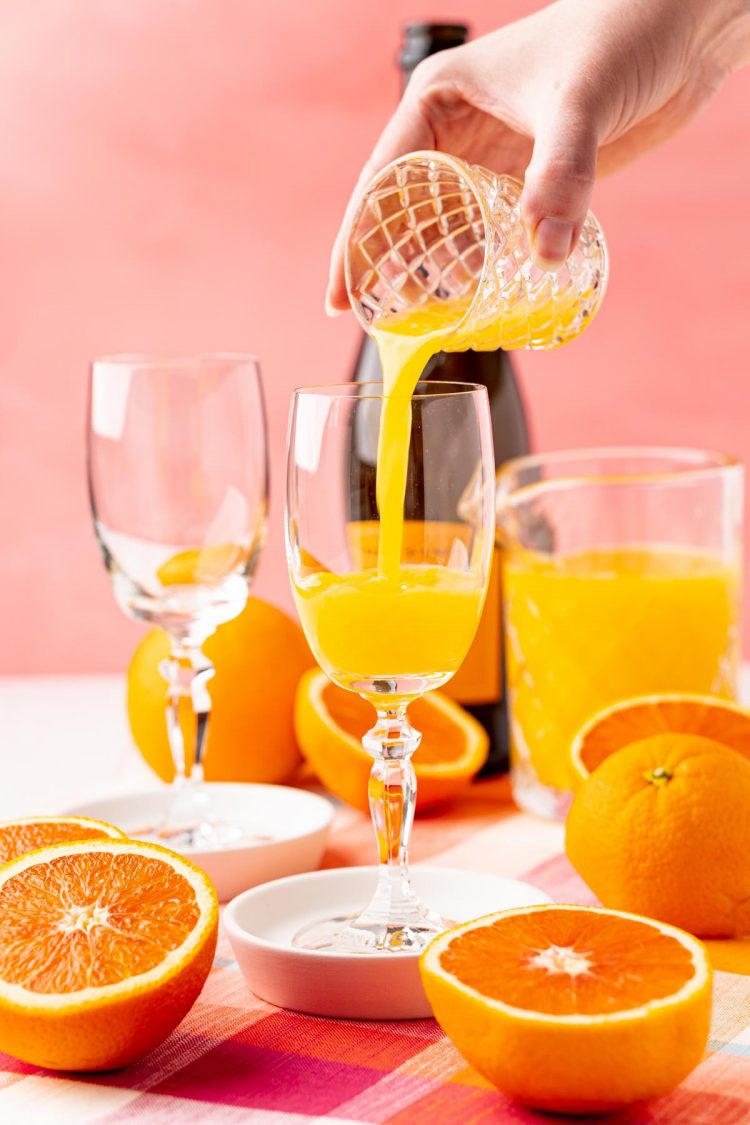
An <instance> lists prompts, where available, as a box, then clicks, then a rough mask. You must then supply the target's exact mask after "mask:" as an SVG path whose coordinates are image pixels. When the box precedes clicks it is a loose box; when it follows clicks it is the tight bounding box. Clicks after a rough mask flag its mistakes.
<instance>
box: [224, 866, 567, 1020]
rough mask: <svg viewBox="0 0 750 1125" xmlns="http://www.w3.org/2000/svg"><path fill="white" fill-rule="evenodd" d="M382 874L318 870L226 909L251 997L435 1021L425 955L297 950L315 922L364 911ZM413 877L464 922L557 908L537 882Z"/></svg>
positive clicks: (470, 874) (350, 1015)
mask: <svg viewBox="0 0 750 1125" xmlns="http://www.w3.org/2000/svg"><path fill="white" fill-rule="evenodd" d="M376 875H377V868H376V867H343V868H336V869H334V870H331V871H315V872H312V873H310V874H307V875H295V876H292V877H291V878H287V879H278V880H276V882H274V883H267V884H266V885H265V886H263V887H256V888H255V889H254V890H251V891H245V893H244V894H241V895H239V896H238V897H237V898H235V899H233V900H232V902H230V903H229V904H228V906H227V907H226V909H225V911H224V925H225V927H226V931H227V934H228V936H229V941H230V943H231V946H232V949H233V951H234V955H235V957H236V958H237V963H238V965H239V967H240V970H241V971H242V975H243V976H244V978H245V980H246V981H247V984H248V986H249V988H250V990H251V991H252V992H254V993H255V995H256V996H259V997H260V999H261V1000H266V1001H267V1002H268V1003H269V1004H276V1005H277V1006H278V1007H280V1008H293V1009H295V1010H297V1011H300V1012H310V1013H312V1014H313V1015H318V1016H333V1017H336V1018H344V1019H371V1020H401V1019H421V1018H425V1017H429V1016H431V1015H432V1010H431V1008H430V1006H429V1004H428V1002H427V998H426V996H425V994H424V991H423V989H422V982H421V980H420V976H419V954H418V953H360V954H346V953H332V952H329V951H327V950H320V949H299V948H297V947H296V946H294V945H292V939H293V937H294V935H295V934H296V933H298V932H299V930H301V929H302V928H303V927H304V926H306V925H308V924H309V923H310V922H315V921H319V920H321V919H324V918H329V917H333V916H337V915H340V914H351V913H354V912H355V911H356V910H361V909H362V907H364V906H365V904H366V903H367V901H368V899H369V898H370V895H371V894H372V892H373V890H374V889H375V879H376ZM412 879H413V882H414V886H415V889H416V891H417V893H418V895H419V896H420V898H421V899H422V901H423V902H425V903H427V905H428V906H430V907H432V908H433V909H434V910H437V911H438V912H439V913H440V914H442V915H443V916H444V917H446V918H451V919H453V921H454V922H456V923H459V922H468V921H470V920H471V919H472V918H479V917H481V916H482V915H483V914H491V913H493V911H496V910H505V909H507V908H509V907H511V906H532V905H534V904H536V903H544V902H550V901H551V900H550V898H549V896H548V895H546V894H545V893H544V892H543V891H540V890H538V889H537V888H536V887H532V886H530V884H528V883H521V882H519V881H518V880H517V879H502V878H500V877H499V876H497V875H487V874H481V873H479V872H476V871H461V870H458V869H455V868H443V867H423V866H422V865H418V866H416V867H413V868H412Z"/></svg>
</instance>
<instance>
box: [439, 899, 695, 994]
mask: <svg viewBox="0 0 750 1125" xmlns="http://www.w3.org/2000/svg"><path fill="white" fill-rule="evenodd" d="M440 964H441V966H442V968H443V969H444V970H445V971H446V972H448V973H452V974H453V975H454V976H455V977H457V978H458V980H460V981H461V982H462V983H463V984H465V985H468V986H469V987H470V988H474V989H476V991H477V992H480V993H481V994H482V995H483V996H485V997H487V998H488V999H491V1000H500V1001H501V1002H503V1003H505V1004H509V1005H511V1006H513V1007H516V1008H522V1009H525V1010H527V1011H531V1012H542V1013H545V1014H549V1015H555V1016H568V1015H585V1016H588V1015H606V1014H608V1013H613V1012H624V1011H627V1010H628V1009H632V1008H639V1007H641V1006H642V1005H643V1004H646V1003H648V1001H650V1000H657V999H661V998H662V997H665V996H672V995H673V994H674V993H675V992H677V991H678V990H679V989H680V988H682V986H683V985H684V984H685V983H686V982H687V981H688V980H690V979H691V977H693V975H694V972H695V970H694V966H693V961H692V957H691V954H690V952H689V950H687V949H685V948H684V947H683V946H682V945H680V944H679V942H677V941H675V939H674V938H672V937H669V936H667V935H665V934H660V933H658V932H657V931H656V930H655V929H654V928H653V927H651V926H648V925H644V924H642V923H640V922H635V921H631V920H630V919H627V918H617V919H610V918H606V917H603V916H602V915H600V914H597V915H593V916H592V917H591V918H587V917H582V916H581V915H580V914H578V913H577V912H573V911H566V910H559V911H555V910H545V911H544V912H539V913H538V914H534V915H532V916H531V917H529V916H526V917H524V916H513V915H511V916H510V917H508V918H500V919H498V920H497V921H495V922H493V923H492V925H490V926H482V927H478V928H477V929H474V930H471V931H469V932H468V933H466V934H462V935H460V936H459V937H457V938H456V939H455V940H454V941H452V942H451V944H450V945H449V946H448V948H447V949H446V950H445V951H444V952H443V954H442V955H441V957H440ZM566 966H567V967H566Z"/></svg>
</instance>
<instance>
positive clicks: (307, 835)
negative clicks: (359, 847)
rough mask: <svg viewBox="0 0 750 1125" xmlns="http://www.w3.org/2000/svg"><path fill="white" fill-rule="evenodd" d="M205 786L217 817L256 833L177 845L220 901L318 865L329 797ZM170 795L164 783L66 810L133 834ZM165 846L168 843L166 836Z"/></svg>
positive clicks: (164, 807) (274, 788) (165, 806)
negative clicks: (216, 842) (224, 843)
mask: <svg viewBox="0 0 750 1125" xmlns="http://www.w3.org/2000/svg"><path fill="white" fill-rule="evenodd" d="M206 788H207V789H208V790H209V793H210V800H211V806H212V808H213V810H214V811H215V812H216V814H217V815H218V816H219V817H221V818H222V819H226V820H229V821H233V822H235V823H237V824H239V825H241V826H242V827H243V828H245V829H247V831H248V832H251V833H252V834H253V835H254V836H256V835H257V836H258V837H260V839H257V840H252V841H250V842H247V843H241V844H238V845H235V846H231V847H226V848H221V849H220V850H216V851H201V850H199V849H197V848H180V849H179V851H180V853H181V854H182V855H185V856H187V857H188V858H189V859H191V860H192V861H193V863H197V864H198V866H199V867H202V868H203V870H204V871H205V872H206V873H207V874H208V875H210V877H211V879H212V880H213V882H214V885H215V887H216V891H217V893H218V895H219V898H220V899H221V901H222V902H226V900H227V899H230V898H234V896H235V895H238V894H239V893H240V892H241V891H244V890H247V888H248V887H255V886H257V885H258V884H259V883H265V882H267V881H268V880H269V879H279V878H281V877H282V876H284V875H296V874H297V873H298V872H301V871H313V870H315V868H317V867H318V866H319V865H320V861H321V859H322V858H323V851H324V849H325V846H326V840H327V839H328V832H329V829H330V827H331V821H332V819H333V813H334V808H333V805H332V804H331V802H330V801H327V800H326V799H325V798H324V797H319V796H317V794H315V793H308V792H307V791H306V790H304V789H294V788H292V787H290V786H286V785H254V784H246V783H243V782H229V781H211V782H207V783H206ZM173 799H174V798H173V795H172V792H171V789H169V788H168V787H167V786H165V787H164V788H161V789H152V790H146V791H144V792H142V793H130V794H128V795H127V796H123V797H106V798H103V799H102V800H99V801H89V802H87V803H86V804H83V805H76V806H75V808H71V809H67V810H66V812H68V813H72V814H75V815H77V816H93V817H95V818H96V819H98V820H107V821H109V822H110V823H111V824H116V825H117V826H118V828H122V830H123V831H124V832H133V831H137V830H138V829H141V828H143V827H144V826H145V825H147V824H152V823H158V821H159V819H160V818H161V817H162V816H163V815H164V814H165V813H166V812H167V811H168V810H169V808H170V806H171V803H172V801H173ZM264 837H267V838H264ZM164 845H165V847H170V846H171V845H170V842H169V840H165V841H164Z"/></svg>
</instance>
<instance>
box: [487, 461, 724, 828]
mask: <svg viewBox="0 0 750 1125" xmlns="http://www.w3.org/2000/svg"><path fill="white" fill-rule="evenodd" d="M742 486H743V470H742V466H741V465H739V464H738V463H737V462H736V461H735V460H734V459H733V458H732V457H729V456H726V455H724V454H721V453H711V452H707V451H702V450H697V449H665V448H628V449H591V450H576V451H572V452H561V453H548V454H541V455H539V456H531V457H521V458H518V459H517V460H515V461H510V462H508V463H507V465H506V466H505V468H504V469H503V470H502V471H501V473H500V475H499V478H498V536H499V540H500V543H501V546H502V548H503V592H504V601H505V625H506V654H507V660H506V668H507V685H508V698H509V712H510V727H511V730H510V735H511V774H512V782H513V793H514V796H515V798H516V800H517V801H518V803H519V804H520V805H522V806H523V807H524V808H526V809H528V810H530V811H532V812H536V813H539V814H541V815H546V816H552V817H560V816H563V815H564V814H565V812H566V810H567V807H568V805H569V801H570V792H569V791H570V788H571V784H572V782H573V780H574V779H573V776H572V772H571V751H572V748H573V743H574V740H575V738H576V734H577V732H578V731H579V730H580V728H581V727H582V726H583V725H584V724H585V723H588V722H590V721H591V720H592V719H593V718H594V716H596V715H597V714H598V713H599V712H601V711H602V710H603V709H605V708H608V707H610V706H612V705H614V704H617V703H618V702H620V701H624V700H628V699H632V698H634V697H638V696H646V695H654V694H663V693H691V694H692V693H697V694H699V695H714V696H723V697H725V698H730V699H731V698H732V697H733V696H734V695H735V691H736V688H737V670H738V660H739V632H738V612H739V593H740V542H741V524H742V490H743V488H742Z"/></svg>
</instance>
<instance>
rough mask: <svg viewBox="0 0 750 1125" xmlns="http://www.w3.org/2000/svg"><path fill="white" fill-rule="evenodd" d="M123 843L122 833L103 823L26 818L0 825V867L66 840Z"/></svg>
mask: <svg viewBox="0 0 750 1125" xmlns="http://www.w3.org/2000/svg"><path fill="white" fill-rule="evenodd" d="M107 836H108V837H109V838H110V839H112V840H125V839H127V837H126V835H125V833H124V832H123V831H122V830H121V829H119V828H115V826H114V824H107V823H106V822H105V821H103V820H92V819H91V817H88V816H29V817H25V818H24V819H23V820H3V821H0V864H3V863H7V862H8V861H9V860H11V859H15V858H16V856H19V855H23V854H24V852H30V851H33V850H34V849H36V848H44V847H46V846H47V845H48V844H63V843H65V841H66V840H100V839H102V837H107Z"/></svg>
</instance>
